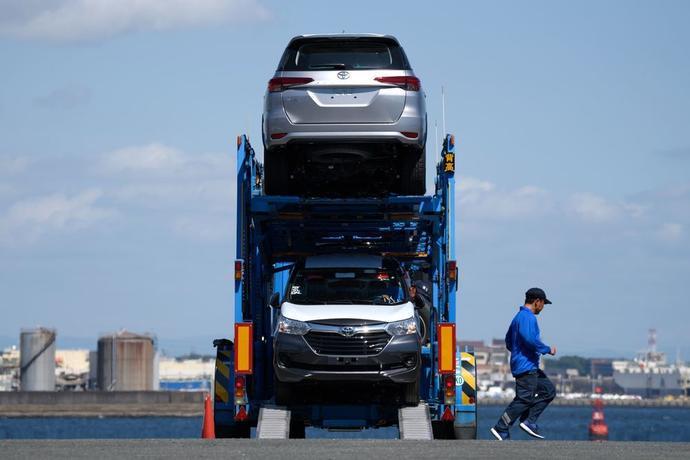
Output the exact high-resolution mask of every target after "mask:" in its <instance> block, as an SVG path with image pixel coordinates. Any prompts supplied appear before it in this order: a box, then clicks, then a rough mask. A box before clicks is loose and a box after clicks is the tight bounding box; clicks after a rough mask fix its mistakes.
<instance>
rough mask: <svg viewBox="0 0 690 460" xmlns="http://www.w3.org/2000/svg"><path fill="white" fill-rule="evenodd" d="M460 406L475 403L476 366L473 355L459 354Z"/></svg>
mask: <svg viewBox="0 0 690 460" xmlns="http://www.w3.org/2000/svg"><path fill="white" fill-rule="evenodd" d="M460 362H461V371H460V372H461V373H460V376H461V377H462V404H476V402H477V366H476V362H475V360H474V353H468V352H465V351H463V352H461V353H460Z"/></svg>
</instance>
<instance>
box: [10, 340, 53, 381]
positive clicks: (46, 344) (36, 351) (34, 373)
mask: <svg viewBox="0 0 690 460" xmlns="http://www.w3.org/2000/svg"><path fill="white" fill-rule="evenodd" d="M55 337H56V333H55V330H54V329H46V328H42V327H41V328H38V329H27V330H23V331H21V334H20V336H19V354H20V359H19V365H20V370H19V376H20V382H19V389H20V390H21V391H55Z"/></svg>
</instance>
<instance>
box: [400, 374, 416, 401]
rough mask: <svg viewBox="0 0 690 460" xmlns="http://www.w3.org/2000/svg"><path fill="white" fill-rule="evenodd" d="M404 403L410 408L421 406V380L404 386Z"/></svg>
mask: <svg viewBox="0 0 690 460" xmlns="http://www.w3.org/2000/svg"><path fill="white" fill-rule="evenodd" d="M402 390H403V402H404V403H405V405H408V406H416V405H417V404H419V379H416V380H415V381H414V382H410V383H405V384H403V389H402Z"/></svg>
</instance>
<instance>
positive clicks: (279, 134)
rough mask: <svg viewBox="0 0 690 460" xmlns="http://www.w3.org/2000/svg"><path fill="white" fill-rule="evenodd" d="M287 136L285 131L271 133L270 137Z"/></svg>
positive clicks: (279, 137)
mask: <svg viewBox="0 0 690 460" xmlns="http://www.w3.org/2000/svg"><path fill="white" fill-rule="evenodd" d="M285 136H287V133H271V139H282V138H284V137H285Z"/></svg>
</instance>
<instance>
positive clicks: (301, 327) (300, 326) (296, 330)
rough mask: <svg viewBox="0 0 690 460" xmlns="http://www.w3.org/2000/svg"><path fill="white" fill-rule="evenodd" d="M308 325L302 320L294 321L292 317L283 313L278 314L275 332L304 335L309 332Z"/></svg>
mask: <svg viewBox="0 0 690 460" xmlns="http://www.w3.org/2000/svg"><path fill="white" fill-rule="evenodd" d="M309 329H310V328H309V325H308V324H307V323H305V322H304V321H296V320H294V319H290V318H286V317H284V316H283V315H280V316H278V324H277V326H276V332H282V333H283V334H293V335H304V334H306V333H307V332H309Z"/></svg>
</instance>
